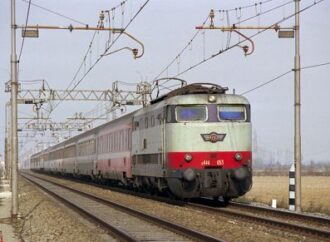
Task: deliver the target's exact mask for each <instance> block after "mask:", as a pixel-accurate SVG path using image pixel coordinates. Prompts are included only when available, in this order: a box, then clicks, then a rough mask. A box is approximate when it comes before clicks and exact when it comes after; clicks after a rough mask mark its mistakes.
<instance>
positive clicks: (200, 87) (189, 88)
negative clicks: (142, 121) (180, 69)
mask: <svg viewBox="0 0 330 242" xmlns="http://www.w3.org/2000/svg"><path fill="white" fill-rule="evenodd" d="M226 91H228V87H222V86H220V85H217V84H212V83H193V84H190V85H186V86H184V87H181V88H178V89H175V90H173V91H171V92H169V93H167V94H165V95H163V96H160V97H158V98H156V99H154V100H152V101H151V102H150V103H151V104H154V103H158V102H160V101H163V100H166V99H169V98H171V97H175V96H182V95H189V94H225V93H226Z"/></svg>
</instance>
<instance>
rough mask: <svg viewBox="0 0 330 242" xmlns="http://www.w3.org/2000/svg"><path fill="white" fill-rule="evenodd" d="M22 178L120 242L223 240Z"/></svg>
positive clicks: (52, 184) (62, 187) (42, 181)
mask: <svg viewBox="0 0 330 242" xmlns="http://www.w3.org/2000/svg"><path fill="white" fill-rule="evenodd" d="M22 176H23V177H25V178H26V179H28V180H29V181H31V182H33V183H35V184H36V185H38V186H39V187H41V188H42V189H44V190H46V191H47V192H49V193H51V194H52V195H54V196H56V197H58V198H60V199H61V200H63V201H65V202H66V203H68V204H70V205H71V206H73V207H75V208H76V209H78V210H79V211H81V212H82V213H84V214H85V215H87V216H88V217H91V218H92V219H93V220H95V221H97V222H98V223H100V224H102V225H103V226H104V227H106V228H108V229H109V230H110V231H111V232H112V234H115V235H116V236H117V237H118V238H119V240H120V241H122V240H124V241H224V240H222V239H219V238H215V237H212V236H209V235H207V234H204V233H201V232H198V231H196V230H193V229H189V228H187V227H184V226H181V225H178V224H175V223H172V222H169V221H167V220H164V219H160V218H157V217H155V216H151V215H147V214H145V213H143V212H142V211H139V210H134V209H131V208H128V207H125V206H123V205H120V204H118V203H115V202H112V201H110V200H108V199H104V198H102V197H98V196H95V195H91V194H88V193H86V192H83V191H80V190H76V189H73V188H70V187H67V186H65V185H62V184H59V183H56V182H53V181H49V180H46V179H42V178H39V177H38V178H37V177H33V176H32V175H28V174H22Z"/></svg>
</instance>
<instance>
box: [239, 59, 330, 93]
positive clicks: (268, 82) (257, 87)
mask: <svg viewBox="0 0 330 242" xmlns="http://www.w3.org/2000/svg"><path fill="white" fill-rule="evenodd" d="M325 65H330V62H325V63H320V64H315V65H309V66H304V67H301V68H300V70H306V69H311V68H317V67H321V66H325ZM292 71H293V70H289V71H287V72H284V73H282V74H280V75H278V76H276V77H274V78H273V79H271V80H269V81H266V82H264V83H262V84H260V85H258V86H256V87H254V88H252V89H250V90H247V91H244V92H242V93H241V94H240V95H245V94H247V93H250V92H253V91H255V90H257V89H259V88H261V87H263V86H266V85H268V84H270V83H272V82H274V81H276V80H278V79H280V78H282V77H283V76H286V75H288V74H289V73H291V72H292Z"/></svg>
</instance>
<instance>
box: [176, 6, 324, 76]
mask: <svg viewBox="0 0 330 242" xmlns="http://www.w3.org/2000/svg"><path fill="white" fill-rule="evenodd" d="M323 1H325V0H319V1H314V2H313V4H310V5H308V6H307V7H305V8H303V9H301V10H300V11H299V12H296V13H293V14H291V15H289V16H287V17H285V18H283V19H281V20H280V21H277V22H276V23H274V24H272V25H270V26H269V27H268V28H265V29H263V30H260V31H259V32H257V33H255V34H253V35H251V36H249V39H252V38H254V37H256V36H257V35H260V34H262V33H264V32H265V31H266V30H269V29H270V28H271V27H272V26H275V25H278V24H279V23H282V22H284V21H286V20H288V19H290V18H292V17H294V16H296V15H297V14H298V13H302V12H304V11H306V10H308V9H309V8H311V7H313V6H315V5H317V4H319V3H321V2H323ZM245 41H246V40H245V39H244V40H241V41H239V42H237V43H236V44H234V45H232V46H229V47H227V48H226V49H224V50H220V51H219V52H217V53H215V54H213V55H211V56H209V57H208V58H206V59H203V60H201V61H200V62H198V63H196V64H194V65H192V66H190V67H188V68H187V69H185V70H183V71H181V72H180V73H178V74H177V75H175V77H178V76H180V75H182V74H184V73H186V72H188V71H190V70H192V69H194V68H196V67H197V66H199V65H201V64H203V63H205V62H207V61H209V60H211V59H213V58H214V57H216V56H218V55H220V54H223V53H224V52H227V51H228V50H230V49H232V48H234V47H236V46H238V45H239V44H241V43H243V42H245Z"/></svg>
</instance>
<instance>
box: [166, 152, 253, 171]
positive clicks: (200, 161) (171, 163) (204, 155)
mask: <svg viewBox="0 0 330 242" xmlns="http://www.w3.org/2000/svg"><path fill="white" fill-rule="evenodd" d="M237 153H239V154H241V157H242V159H241V160H240V161H238V160H236V159H235V154H237ZM186 154H190V155H191V156H192V160H191V161H190V162H188V161H186V160H185V155H186ZM251 158H252V152H251V151H242V152H238V151H219V152H169V153H167V160H168V167H169V168H170V169H174V170H180V169H186V168H189V167H190V168H195V169H204V168H220V167H222V168H224V169H234V168H239V167H241V166H243V165H249V166H250V165H251Z"/></svg>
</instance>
